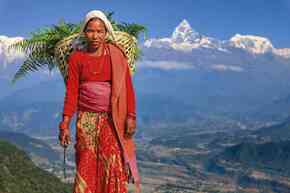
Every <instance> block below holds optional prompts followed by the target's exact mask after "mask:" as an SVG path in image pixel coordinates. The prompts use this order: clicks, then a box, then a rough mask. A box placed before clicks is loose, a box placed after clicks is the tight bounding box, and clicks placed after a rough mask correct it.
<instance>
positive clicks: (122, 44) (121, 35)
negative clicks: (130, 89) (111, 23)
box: [54, 31, 138, 80]
mask: <svg viewBox="0 0 290 193" xmlns="http://www.w3.org/2000/svg"><path fill="white" fill-rule="evenodd" d="M113 33H114V40H112V38H110V37H108V38H107V39H106V42H111V43H114V44H116V45H117V46H118V47H119V48H121V49H122V50H123V51H124V52H125V54H126V56H127V59H128V65H129V69H130V73H131V75H133V74H134V73H135V71H136V64H135V62H136V60H137V57H138V43H137V39H136V38H135V37H134V36H132V35H129V34H128V33H126V32H122V31H114V32H113ZM86 44H87V43H86V40H85V39H84V38H83V37H81V36H80V35H79V33H76V34H73V35H71V36H69V37H67V38H65V39H63V40H61V41H60V42H58V43H57V44H56V47H55V49H54V56H55V59H56V62H57V66H58V68H59V70H60V72H61V74H62V76H63V78H64V80H66V78H67V67H68V65H67V58H68V56H69V55H70V54H71V53H72V51H73V50H75V49H82V48H84V47H85V46H86Z"/></svg>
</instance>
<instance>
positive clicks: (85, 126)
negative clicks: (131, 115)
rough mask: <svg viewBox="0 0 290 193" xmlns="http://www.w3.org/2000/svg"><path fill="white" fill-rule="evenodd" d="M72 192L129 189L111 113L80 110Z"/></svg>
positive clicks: (111, 192)
mask: <svg viewBox="0 0 290 193" xmlns="http://www.w3.org/2000/svg"><path fill="white" fill-rule="evenodd" d="M76 131H77V132H76V144H75V149H76V176H75V182H74V190H73V193H127V188H128V187H127V185H128V177H129V173H128V169H127V168H126V167H125V164H124V160H123V157H122V153H121V151H122V150H121V147H120V145H119V144H118V140H117V136H116V133H115V131H114V129H113V122H112V119H111V115H110V114H106V113H104V114H98V113H90V112H85V111H79V113H78V118H77V130H76Z"/></svg>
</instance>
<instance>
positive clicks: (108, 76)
mask: <svg viewBox="0 0 290 193" xmlns="http://www.w3.org/2000/svg"><path fill="white" fill-rule="evenodd" d="M81 33H82V35H83V36H84V37H85V38H86V40H87V43H88V44H87V45H88V46H87V47H85V48H83V49H79V50H75V51H73V52H72V54H71V55H70V56H69V58H68V77H67V82H66V94H65V98H64V108H63V120H62V121H61V122H60V124H59V128H60V132H59V140H60V144H61V145H62V146H64V147H66V146H67V145H69V144H70V142H71V139H70V128H69V124H70V120H71V117H72V116H73V115H74V113H75V112H77V123H76V144H75V145H74V147H75V150H76V154H75V155H76V160H75V161H76V176H75V182H74V193H125V192H127V191H128V190H127V185H128V182H130V180H132V182H133V183H134V184H135V185H136V188H135V192H140V191H141V190H140V177H139V174H138V169H137V162H136V154H135V143H134V140H133V135H134V133H135V129H136V112H135V93H134V88H133V85H132V80H131V76H130V72H129V67H128V63H127V58H126V55H125V54H124V52H123V51H122V49H121V48H119V47H118V46H117V45H115V44H112V43H107V42H106V41H105V39H106V37H107V36H108V35H111V36H112V38H113V28H112V25H111V23H110V22H109V20H108V19H107V18H106V16H105V14H104V13H103V12H101V11H98V10H94V11H91V12H89V13H88V14H87V15H86V17H85V20H84V22H83V25H82V27H81Z"/></svg>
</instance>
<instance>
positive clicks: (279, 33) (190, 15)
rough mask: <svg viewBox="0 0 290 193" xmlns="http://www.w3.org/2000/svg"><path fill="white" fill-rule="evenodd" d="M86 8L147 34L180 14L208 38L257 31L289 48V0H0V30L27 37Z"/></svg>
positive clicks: (168, 27)
mask: <svg viewBox="0 0 290 193" xmlns="http://www.w3.org/2000/svg"><path fill="white" fill-rule="evenodd" d="M92 9H101V10H104V11H114V12H115V14H114V18H115V19H116V20H118V21H125V22H136V23H140V24H143V25H145V26H147V28H148V30H149V31H148V35H149V37H151V38H152V37H155V38H158V37H166V36H170V35H171V33H172V31H173V30H174V28H175V27H176V26H177V25H178V24H179V22H180V21H181V20H182V19H186V20H188V22H189V23H190V24H191V26H192V28H194V29H195V30H196V31H198V32H200V33H202V34H205V35H208V36H211V37H215V38H219V39H228V38H230V37H231V36H233V35H234V34H236V33H240V34H252V35H260V36H265V37H268V38H269V39H270V40H271V41H272V43H273V44H274V46H275V47H277V48H283V47H289V48H290V0H146V1H145V0H143V1H141V0H139V1H137V0H135V1H133V0H46V1H43V0H0V24H1V28H0V35H7V36H24V37H27V36H29V32H31V31H34V30H35V29H38V28H40V27H42V26H45V25H51V24H55V23H57V22H58V21H59V20H60V19H61V18H63V19H65V21H69V22H79V21H80V20H81V19H82V18H83V17H84V15H85V14H86V12H88V11H89V10H92Z"/></svg>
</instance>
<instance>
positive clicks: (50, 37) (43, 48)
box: [9, 12, 146, 83]
mask: <svg viewBox="0 0 290 193" xmlns="http://www.w3.org/2000/svg"><path fill="white" fill-rule="evenodd" d="M106 15H107V17H108V19H109V20H110V21H111V23H112V25H113V28H114V30H119V31H124V32H127V33H129V34H130V35H132V36H134V37H136V38H137V39H138V36H139V34H140V33H141V32H144V34H145V32H146V28H145V27H144V26H142V25H139V24H134V23H133V24H129V23H124V22H123V23H117V22H116V21H114V20H113V18H112V15H113V12H109V13H107V14H106ZM80 26H81V23H79V24H73V23H67V22H65V21H64V20H61V21H60V22H59V23H58V24H56V25H52V26H47V27H44V28H41V29H39V30H37V31H35V32H32V33H31V38H30V39H25V40H22V41H20V42H17V43H15V44H12V45H11V46H10V47H9V49H15V50H17V51H21V52H24V53H26V55H27V58H26V60H25V61H24V62H23V64H22V65H21V67H20V68H19V69H18V71H17V72H16V74H15V75H14V77H13V80H12V83H15V82H16V80H18V79H20V78H21V77H23V76H25V75H26V74H28V73H29V72H33V71H38V70H40V69H43V68H48V70H49V71H51V70H52V69H54V68H55V67H56V66H57V59H56V56H55V48H56V45H57V43H58V42H60V41H61V40H63V39H65V38H67V37H69V36H72V35H74V34H77V33H79V31H80ZM134 55H135V56H136V59H137V58H138V57H139V56H140V50H139V49H137V50H135V51H134Z"/></svg>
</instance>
